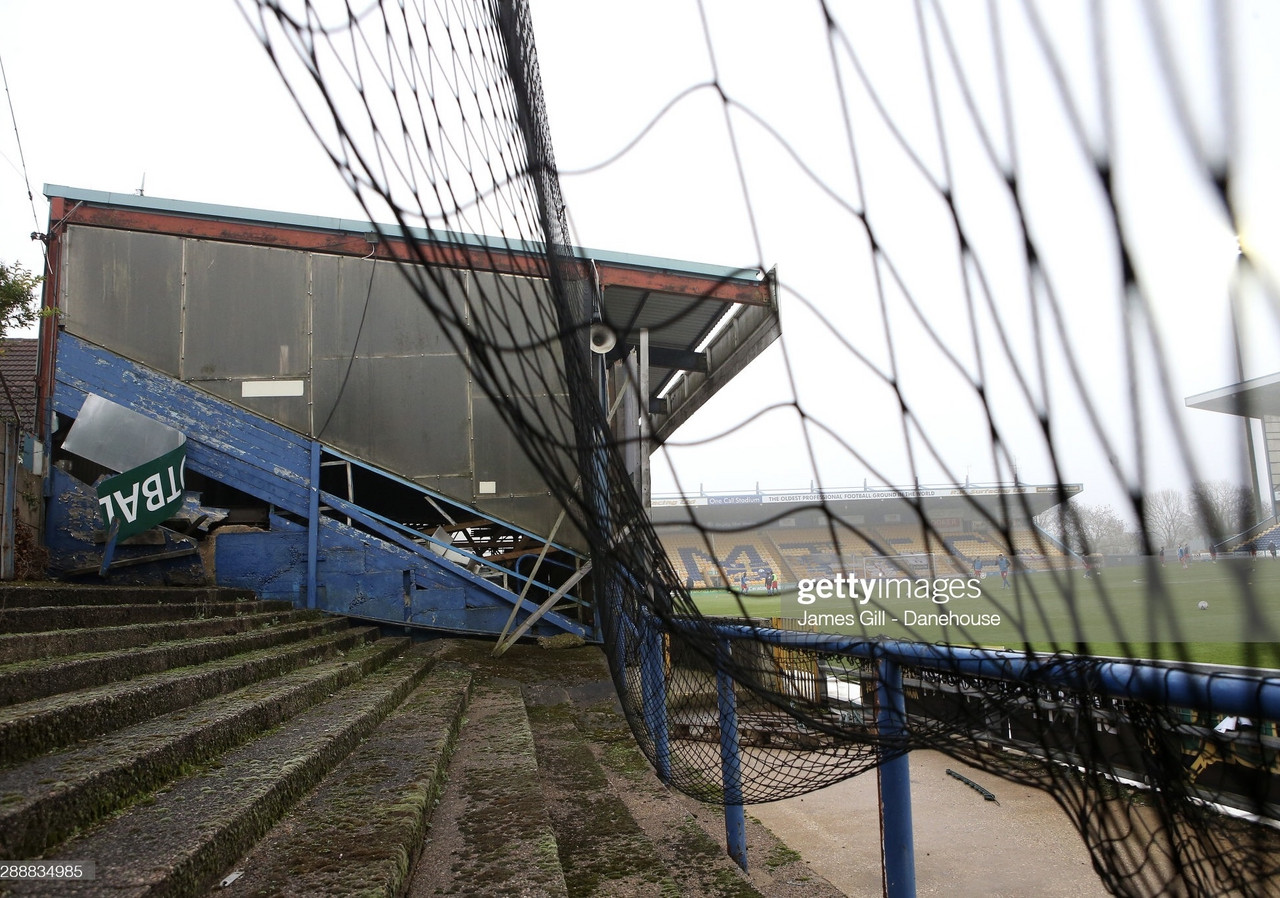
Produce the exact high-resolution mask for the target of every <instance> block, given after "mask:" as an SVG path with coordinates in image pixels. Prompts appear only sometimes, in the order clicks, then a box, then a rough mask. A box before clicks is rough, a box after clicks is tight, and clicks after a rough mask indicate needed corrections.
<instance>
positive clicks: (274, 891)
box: [224, 662, 534, 896]
mask: <svg viewBox="0 0 1280 898" xmlns="http://www.w3.org/2000/svg"><path fill="white" fill-rule="evenodd" d="M471 686H472V675H471V671H469V670H468V669H467V668H465V667H463V666H462V665H459V664H454V663H452V662H443V663H440V664H437V665H436V666H435V667H434V668H433V669H432V671H431V672H430V673H429V674H428V675H427V678H426V680H425V681H424V682H423V684H422V685H421V686H419V687H418V689H417V690H416V691H415V692H414V693H413V694H412V695H411V696H409V698H408V699H407V700H406V701H405V703H404V704H403V705H401V706H400V708H399V709H398V710H397V711H395V712H394V713H393V714H391V715H390V716H389V717H388V718H387V719H386V720H385V721H383V723H382V725H381V726H380V727H379V728H378V730H377V731H376V732H375V733H373V734H372V735H371V736H370V737H369V738H368V739H367V740H365V741H364V742H363V743H361V745H360V747H359V748H358V749H357V750H356V751H355V752H353V753H352V755H351V756H350V757H349V758H347V760H345V761H344V762H343V763H342V764H341V765H340V766H339V767H338V768H337V769H335V770H334V771H333V773H332V774H331V775H330V776H329V777H327V778H326V779H325V781H324V782H323V783H322V784H321V786H320V787H319V788H318V789H317V790H316V791H315V792H314V793H313V794H312V795H311V797H310V798H308V799H307V800H306V801H304V802H303V803H302V804H300V805H299V806H298V808H296V809H295V810H294V811H293V813H291V814H290V815H289V816H288V817H287V818H285V819H284V820H282V821H281V822H280V823H279V824H277V825H276V827H275V828H274V829H273V830H272V831H271V832H270V833H268V834H267V836H266V838H264V839H263V840H262V841H261V842H259V843H258V844H257V846H256V847H255V848H254V849H253V850H252V851H251V852H249V854H248V855H247V856H245V857H244V858H242V859H241V860H239V861H236V862H235V863H234V864H233V865H232V866H233V867H234V868H235V869H234V870H231V869H228V870H226V871H224V872H225V873H226V874H227V875H234V874H235V873H237V872H238V873H240V874H241V876H240V877H239V878H237V879H236V880H235V885H234V887H233V888H234V894H236V895H238V896H265V895H280V894H293V895H398V894H401V893H402V891H403V887H404V885H405V883H406V882H407V877H408V873H409V867H410V864H411V863H412V862H413V860H414V857H415V856H416V855H417V853H418V848H419V846H420V845H421V843H422V839H423V835H424V833H425V831H426V829H427V823H428V820H429V819H431V817H432V811H433V809H434V808H435V806H436V803H437V801H438V800H439V796H440V792H441V789H443V788H444V783H445V776H446V771H447V770H448V769H449V759H450V755H451V754H452V753H453V751H454V747H455V745H456V743H457V740H458V734H459V730H460V728H461V727H462V716H463V713H464V712H466V711H468V702H469V699H470V696H471ZM483 708H484V703H483V698H482V700H481V704H480V707H479V708H477V706H476V705H475V704H471V706H470V712H469V713H470V720H468V722H467V726H468V727H471V726H472V725H473V723H474V721H475V718H476V715H477V714H483V713H484V710H483ZM468 742H469V744H470V740H468ZM454 769H455V771H456V766H455V768H454ZM455 775H456V773H455ZM528 787H529V788H534V786H533V784H532V783H529V784H528ZM438 817H439V814H438V813H437V814H436V818H437V819H438ZM435 826H436V824H435V823H432V827H433V829H434V827H435ZM468 891H470V890H468ZM472 894H474V893H472Z"/></svg>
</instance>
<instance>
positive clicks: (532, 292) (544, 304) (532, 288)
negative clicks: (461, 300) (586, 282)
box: [469, 272, 566, 395]
mask: <svg viewBox="0 0 1280 898" xmlns="http://www.w3.org/2000/svg"><path fill="white" fill-rule="evenodd" d="M548 290H549V287H548V285H547V282H546V281H543V280H539V279H536V278H528V277H520V276H517V275H498V274H492V273H489V272H476V273H475V275H474V276H473V278H472V283H471V295H470V298H469V315H470V319H469V321H470V327H471V328H473V329H474V330H477V331H479V332H480V333H481V334H482V335H483V336H484V337H485V338H486V340H487V341H492V342H493V344H495V345H496V346H497V347H499V352H500V355H501V358H500V360H499V364H500V365H501V367H502V368H504V369H505V370H507V371H510V372H511V373H512V377H513V379H514V380H515V381H516V383H517V384H527V385H528V387H529V391H530V392H531V393H533V394H534V395H538V394H564V393H565V392H566V387H565V383H564V374H563V368H564V365H563V363H562V359H563V357H564V356H563V348H562V345H561V342H560V336H559V334H560V327H559V323H558V322H557V321H555V320H554V319H552V318H549V317H546V313H547V311H548V310H549V308H550V305H551V304H550V303H549V302H548V301H547V298H546V293H547V291H548Z"/></svg>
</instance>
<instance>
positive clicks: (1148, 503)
mask: <svg viewBox="0 0 1280 898" xmlns="http://www.w3.org/2000/svg"><path fill="white" fill-rule="evenodd" d="M1143 505H1144V508H1145V512H1146V513H1145V518H1146V520H1145V521H1144V522H1143V524H1144V526H1145V527H1146V529H1147V534H1148V535H1149V537H1150V539H1151V542H1152V544H1153V545H1156V546H1180V545H1182V544H1183V543H1185V542H1186V541H1187V540H1189V539H1191V537H1192V536H1193V535H1195V532H1196V527H1195V519H1194V518H1193V517H1192V515H1191V512H1190V511H1188V510H1187V501H1186V498H1185V497H1184V496H1183V494H1182V491H1181V490H1173V489H1168V490H1155V491H1154V492H1150V493H1147V494H1146V496H1145V501H1144V503H1143Z"/></svg>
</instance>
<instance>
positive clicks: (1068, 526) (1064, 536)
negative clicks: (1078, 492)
mask: <svg viewBox="0 0 1280 898" xmlns="http://www.w3.org/2000/svg"><path fill="white" fill-rule="evenodd" d="M1035 522H1036V525H1037V526H1039V527H1040V528H1041V529H1043V530H1044V531H1046V532H1047V533H1049V534H1050V535H1052V536H1053V537H1054V538H1056V539H1058V540H1059V541H1061V542H1062V543H1064V544H1065V545H1066V546H1067V547H1068V548H1069V549H1071V550H1072V551H1073V552H1078V553H1080V554H1082V555H1090V554H1093V553H1095V552H1103V553H1121V552H1130V551H1132V550H1133V535H1132V534H1130V533H1128V532H1127V531H1126V530H1125V524H1124V520H1123V519H1122V518H1121V517H1120V515H1118V514H1117V513H1116V510H1115V509H1114V508H1112V507H1111V506H1110V505H1089V504H1087V503H1085V502H1079V501H1077V499H1076V498H1072V499H1071V500H1070V501H1068V502H1065V503H1063V504H1062V505H1059V506H1057V507H1055V508H1051V509H1049V510H1048V511H1046V512H1044V513H1042V514H1039V515H1037V516H1036V518H1035Z"/></svg>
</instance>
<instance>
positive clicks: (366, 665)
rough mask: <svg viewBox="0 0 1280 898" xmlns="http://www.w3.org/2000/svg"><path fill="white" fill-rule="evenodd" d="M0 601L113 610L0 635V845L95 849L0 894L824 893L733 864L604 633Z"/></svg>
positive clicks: (173, 598)
mask: <svg viewBox="0 0 1280 898" xmlns="http://www.w3.org/2000/svg"><path fill="white" fill-rule="evenodd" d="M0 595H5V596H8V597H9V598H11V599H12V601H11V602H10V603H9V604H8V606H7V607H6V610H5V611H4V612H3V614H5V615H14V614H23V613H26V612H35V613H46V612H48V611H50V610H53V611H61V612H66V611H68V610H71V609H75V613H76V614H80V613H82V612H83V613H88V612H90V611H92V612H93V613H94V614H96V615H98V619H99V620H117V619H119V618H118V617H117V615H122V617H123V619H124V620H125V622H124V623H122V624H120V625H118V626H111V627H93V628H88V629H84V628H79V627H77V628H75V629H72V630H56V629H53V630H51V629H49V625H48V624H47V623H46V624H45V625H44V628H43V629H42V630H40V631H38V632H31V633H23V634H15V633H12V632H9V633H7V634H5V635H3V636H0V658H4V659H6V662H5V663H4V664H3V665H0V696H4V697H6V698H7V700H9V701H12V702H13V703H12V704H10V705H8V706H5V707H0V859H6V860H18V861H22V860H35V859H41V858H43V859H49V860H56V859H62V860H92V861H93V862H94V864H95V866H96V870H95V878H94V879H93V880H90V881H80V882H70V881H65V880H63V881H56V880H47V881H39V882H32V881H28V882H15V881H6V882H3V883H0V892H3V893H4V894H13V895H112V896H127V895H144V894H145V895H176V896H178V895H181V896H200V895H207V894H210V893H211V890H216V893H217V894H218V895H224V894H225V895H232V896H234V895H308V896H311V895H320V896H322V895H334V896H347V895H352V894H380V895H408V896H411V898H421V896H423V895H437V894H468V895H506V894H524V895H547V896H556V898H560V896H565V898H568V896H574V898H577V896H586V895H617V896H630V895H649V894H661V895H670V896H675V895H690V896H693V895H698V896H702V895H711V896H717V895H718V896H731V895H732V896H741V898H750V896H753V895H758V894H769V895H778V896H779V898H783V896H786V898H791V896H798V895H800V894H804V895H811V894H812V895H823V896H825V895H828V894H834V893H833V892H826V891H823V890H821V889H819V888H817V886H818V885H819V883H820V880H819V879H818V878H817V877H814V876H813V875H812V873H811V872H810V871H807V868H806V869H805V870H804V871H803V872H804V875H803V876H799V877H796V879H797V881H799V882H801V883H803V886H802V888H803V891H800V892H797V891H795V889H794V888H792V889H790V890H788V889H787V888H782V887H781V885H780V881H779V880H770V879H768V877H767V875H766V874H765V873H763V872H756V871H753V873H752V875H751V876H750V877H747V876H744V875H743V874H742V873H741V872H740V871H738V870H737V868H736V867H734V866H733V865H732V862H731V861H729V859H728V858H727V856H725V855H724V852H723V845H716V844H715V838H714V835H709V834H708V831H704V830H703V829H702V827H703V825H704V824H706V825H708V830H710V831H714V829H715V825H716V823H717V822H718V821H719V819H720V817H719V810H718V809H717V808H706V807H702V806H699V805H696V804H695V803H693V802H691V801H689V800H686V799H684V798H682V797H681V796H678V795H674V794H669V793H667V792H666V790H665V789H664V788H663V787H662V786H661V785H660V784H659V783H658V782H657V781H656V779H655V778H654V776H653V772H652V771H651V770H650V769H649V768H648V765H647V763H646V762H645V761H644V759H643V758H642V757H641V756H640V755H639V753H638V749H636V747H635V745H634V742H633V741H632V740H631V736H630V733H629V732H628V731H627V729H626V726H625V722H624V721H623V720H622V718H621V716H620V713H619V711H618V708H617V706H616V698H615V697H614V691H613V685H612V683H611V681H610V680H609V677H608V671H607V667H606V665H605V663H604V658H603V655H602V654H601V652H600V650H599V649H598V648H595V647H580V648H576V649H562V650H556V651H548V650H545V649H542V648H538V647H535V646H531V645H518V646H515V647H514V648H512V649H511V650H510V651H509V652H508V653H507V654H506V655H505V656H503V657H502V658H500V659H494V658H493V657H492V656H491V653H490V652H491V648H492V646H491V644H490V643H488V642H485V641H478V640H456V639H447V640H446V639H442V640H437V641H430V642H422V643H418V644H416V645H413V644H411V643H410V641H409V639H407V638H404V637H384V638H378V632H377V631H376V630H375V629H374V628H369V627H355V626H351V625H350V622H348V621H347V620H346V619H343V618H339V619H325V620H315V619H314V615H312V614H308V613H306V612H293V611H281V610H278V609H277V610H268V611H265V612H264V611H262V610H261V609H262V608H263V603H259V602H253V601H250V600H248V599H247V597H245V596H236V597H235V600H234V601H232V602H223V601H219V599H220V598H221V597H222V595H223V594H222V593H206V594H202V595H200V596H199V600H198V601H184V600H183V599H184V596H183V595H182V594H181V593H180V592H177V593H175V592H174V591H166V595H165V597H164V598H163V599H162V600H157V599H156V598H155V597H153V596H150V595H147V594H146V593H145V591H141V590H114V591H110V592H109V593H102V594H100V595H97V596H95V597H94V598H93V600H92V601H83V600H82V596H83V595H85V594H81V596H65V597H63V598H61V599H52V598H51V596H50V594H48V593H46V594H44V595H42V596H41V597H39V599H32V600H30V601H24V600H23V599H21V598H16V597H14V596H12V595H11V594H9V593H2V592H0ZM108 598H114V599H116V600H117V601H118V602H119V604H116V605H111V604H106V603H105V602H106V599H108ZM268 607H269V606H268ZM222 608H252V609H254V610H253V611H252V612H250V613H248V614H242V615H240V616H236V615H235V612H231V613H230V616H224V617H217V618H210V617H209V616H208V615H209V613H210V609H222ZM145 610H150V611H151V612H155V611H163V612H172V613H174V614H175V617H174V618H173V619H172V620H168V621H156V622H153V621H150V620H149V619H148V620H145V621H133V620H131V618H132V617H134V616H145V614H146V611H145ZM6 619H7V618H6ZM62 619H63V620H66V619H67V618H62ZM264 623H265V624H267V626H266V627H263V626H262V624H264ZM280 638H284V639H285V641H284V642H281V644H276V645H266V644H264V642H270V641H275V640H276V639H280ZM86 649H90V650H92V651H86ZM172 665H181V666H176V667H175V666H172ZM158 668H163V669H158ZM103 678H106V679H109V680H111V681H110V682H97V680H99V679H103ZM87 683H92V685H85V684H87ZM75 687H80V688H75ZM40 693H48V694H43V695H40ZM37 695H38V697H36V696H37ZM464 714H465V715H466V720H465V722H464V720H463V715H464ZM437 805H438V807H437ZM757 829H758V827H757ZM752 831H754V830H752ZM756 845H757V842H749V848H748V850H749V852H750V851H756V852H758V851H759V850H761V849H758V848H756V847H755V846H756ZM784 854H785V852H784ZM223 882H226V883H227V887H226V888H225V889H221V888H218V887H219V885H220V884H221V883H223ZM762 884H768V887H763V886H762ZM775 887H776V888H775Z"/></svg>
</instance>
